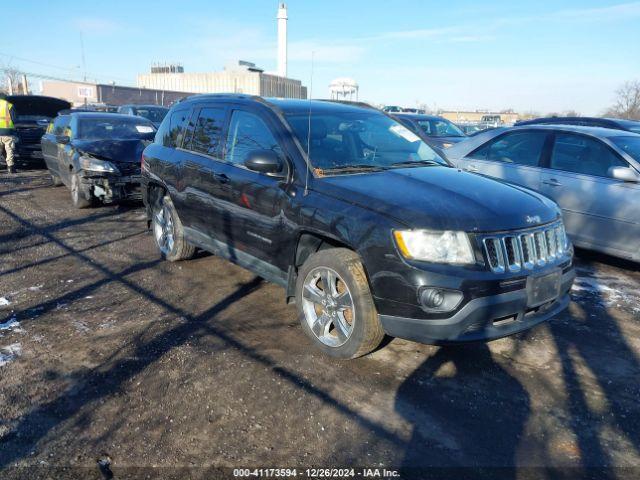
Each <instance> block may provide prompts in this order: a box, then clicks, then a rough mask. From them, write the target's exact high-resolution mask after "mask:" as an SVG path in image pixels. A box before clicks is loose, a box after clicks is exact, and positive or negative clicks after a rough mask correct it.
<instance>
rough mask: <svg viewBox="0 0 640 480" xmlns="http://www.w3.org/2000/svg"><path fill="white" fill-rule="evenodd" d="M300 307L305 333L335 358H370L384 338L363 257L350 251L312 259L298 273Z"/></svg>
mask: <svg viewBox="0 0 640 480" xmlns="http://www.w3.org/2000/svg"><path fill="white" fill-rule="evenodd" d="M296 304H297V305H298V309H299V312H300V323H301V325H302V329H303V330H304V332H305V333H306V334H307V336H309V338H311V340H312V341H313V342H314V343H315V345H316V346H317V347H318V348H320V349H321V350H322V351H323V352H324V353H326V354H327V355H330V356H332V357H337V358H357V357H360V356H362V355H366V354H367V353H369V352H371V351H373V350H374V349H375V348H376V347H378V345H380V342H382V339H383V338H384V331H383V329H382V325H381V324H380V321H379V320H378V312H377V310H376V307H375V304H374V303H373V296H372V295H371V290H370V289H369V282H368V280H367V276H366V275H365V272H364V268H363V266H362V263H361V261H360V257H359V256H358V255H357V254H356V253H355V252H353V251H351V250H348V249H346V248H332V249H328V250H321V251H319V252H317V253H315V254H313V255H311V256H310V257H309V259H308V260H307V261H306V262H305V263H304V265H303V266H302V267H301V268H300V271H299V272H298V280H297V282H296Z"/></svg>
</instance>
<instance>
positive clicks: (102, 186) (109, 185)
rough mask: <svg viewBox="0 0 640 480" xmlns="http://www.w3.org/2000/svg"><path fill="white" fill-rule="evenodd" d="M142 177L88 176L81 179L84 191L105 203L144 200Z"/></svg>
mask: <svg viewBox="0 0 640 480" xmlns="http://www.w3.org/2000/svg"><path fill="white" fill-rule="evenodd" d="M140 179H141V176H140V175H130V176H118V175H98V174H87V173H86V172H85V175H84V176H83V177H82V178H81V182H82V185H83V187H84V189H85V190H86V191H88V192H91V194H92V195H93V196H95V197H97V198H99V199H100V200H102V201H103V202H107V203H108V202H114V201H118V200H142V190H141V188H140Z"/></svg>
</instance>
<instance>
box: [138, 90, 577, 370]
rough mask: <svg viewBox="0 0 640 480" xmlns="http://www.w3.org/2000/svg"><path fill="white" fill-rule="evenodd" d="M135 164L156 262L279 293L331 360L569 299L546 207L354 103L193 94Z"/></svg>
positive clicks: (553, 307)
mask: <svg viewBox="0 0 640 480" xmlns="http://www.w3.org/2000/svg"><path fill="white" fill-rule="evenodd" d="M142 162H143V163H142V177H143V180H142V191H143V199H144V201H145V205H146V207H147V215H148V219H149V223H150V225H152V230H153V233H154V237H155V240H156V243H157V245H158V248H159V249H160V252H161V253H162V255H163V256H164V258H166V259H167V260H171V261H174V260H181V259H185V258H189V257H190V256H192V255H193V253H194V251H195V249H196V247H197V248H201V249H204V250H208V251H210V252H213V253H215V254H217V255H219V256H222V257H224V258H227V259H229V260H231V261H232V262H235V263H237V264H239V265H241V266H243V267H245V268H248V269H250V270H252V271H254V272H255V273H257V274H258V275H260V276H262V277H264V278H266V279H268V280H270V281H272V282H275V283H277V284H280V285H282V286H283V287H284V288H285V289H286V297H287V299H288V300H290V301H295V303H296V305H297V307H298V309H299V311H300V321H301V324H302V328H303V329H304V331H305V332H306V334H307V335H308V336H309V337H310V338H311V339H312V340H313V341H314V342H315V343H316V344H317V345H318V347H320V348H321V349H322V350H324V351H325V352H326V353H328V354H330V355H333V356H336V357H343V358H353V357H357V356H359V355H363V354H365V353H367V352H370V351H371V350H373V349H374V348H376V347H377V346H378V345H379V343H380V342H381V340H382V338H383V336H384V334H385V333H387V334H389V335H392V336H397V337H403V338H408V339H413V340H416V341H420V342H426V343H450V342H459V341H471V340H490V339H495V338H499V337H503V336H506V335H511V334H513V333H516V332H519V331H522V330H525V329H528V328H530V327H532V326H534V325H536V324H538V323H540V322H543V321H545V320H548V319H549V318H551V317H553V316H554V315H556V314H558V313H559V312H560V311H562V310H563V309H564V308H565V307H566V306H567V304H568V302H569V296H568V291H569V289H570V288H571V284H572V282H573V278H574V271H573V267H572V255H573V249H572V247H571V246H570V244H569V242H568V240H567V237H566V235H565V232H564V227H563V224H562V219H561V216H560V211H559V209H558V207H557V206H556V205H555V204H554V203H553V202H552V201H550V200H548V199H547V198H545V197H543V196H541V195H538V194H536V193H534V192H532V191H529V190H527V189H524V188H520V187H515V186H511V185H507V184H505V183H501V182H498V181H495V180H491V179H488V178H485V177H482V176H478V175H474V174H470V173H466V172H462V171H460V170H458V169H456V168H451V167H450V166H449V165H447V164H446V163H445V162H444V161H443V160H442V159H441V158H439V157H438V155H437V154H436V153H434V151H433V150H432V149H431V148H430V147H429V146H428V145H426V144H425V143H424V142H422V141H421V140H420V139H419V138H418V137H417V136H416V135H415V134H413V133H412V132H411V131H409V130H408V129H407V128H406V127H404V126H402V125H401V124H399V123H398V122H396V121H395V120H394V119H392V118H391V117H389V116H388V115H386V114H385V113H382V112H380V111H378V110H376V109H374V108H371V107H369V106H366V105H363V104H347V103H336V102H328V101H307V100H281V99H262V98H259V97H251V96H243V95H198V96H193V97H189V98H187V99H185V100H183V101H181V102H179V103H178V104H176V105H174V106H173V108H172V109H171V111H170V112H169V114H168V115H167V117H166V118H165V120H164V121H163V123H162V125H161V126H160V129H159V130H158V133H157V135H156V138H155V142H154V143H152V144H151V145H149V146H148V147H147V148H146V149H145V150H144V153H143V159H142Z"/></svg>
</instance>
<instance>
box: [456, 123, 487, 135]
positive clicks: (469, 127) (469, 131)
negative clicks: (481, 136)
mask: <svg viewBox="0 0 640 480" xmlns="http://www.w3.org/2000/svg"><path fill="white" fill-rule="evenodd" d="M456 125H457V126H458V128H460V130H462V131H463V132H464V134H465V135H467V136H468V137H469V136H471V135H474V134H476V133H479V132H482V128H480V125H478V124H477V123H457V124H456Z"/></svg>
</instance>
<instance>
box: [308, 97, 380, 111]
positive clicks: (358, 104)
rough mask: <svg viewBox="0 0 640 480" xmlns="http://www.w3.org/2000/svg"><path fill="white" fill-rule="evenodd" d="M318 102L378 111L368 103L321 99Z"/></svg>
mask: <svg viewBox="0 0 640 480" xmlns="http://www.w3.org/2000/svg"><path fill="white" fill-rule="evenodd" d="M318 101H320V102H327V103H341V104H343V105H353V106H354V107H362V108H371V109H372V110H378V109H377V108H376V107H374V106H373V105H370V104H368V103H366V102H354V101H353V100H333V99H330V98H320V99H318Z"/></svg>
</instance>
